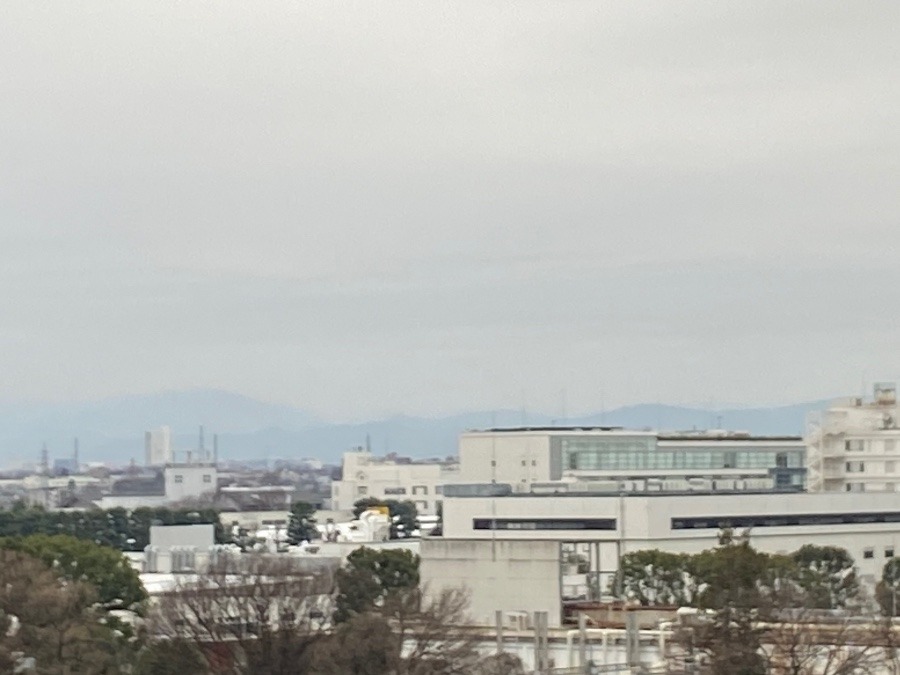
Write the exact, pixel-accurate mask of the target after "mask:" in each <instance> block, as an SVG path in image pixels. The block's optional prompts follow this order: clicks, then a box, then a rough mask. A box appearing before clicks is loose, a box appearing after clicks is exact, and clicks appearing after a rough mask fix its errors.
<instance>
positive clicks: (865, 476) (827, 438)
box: [806, 383, 900, 492]
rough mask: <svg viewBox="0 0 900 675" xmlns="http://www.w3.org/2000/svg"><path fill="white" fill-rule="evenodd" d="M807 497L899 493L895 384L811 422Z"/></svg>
mask: <svg viewBox="0 0 900 675" xmlns="http://www.w3.org/2000/svg"><path fill="white" fill-rule="evenodd" d="M806 441H807V444H808V447H809V451H808V454H809V457H808V462H809V490H810V491H811V492H898V491H900V488H898V484H900V406H898V404H897V389H896V385H894V384H887V383H880V384H877V385H875V391H874V396H873V397H872V399H871V400H865V399H863V398H850V399H846V400H843V401H838V402H835V403H834V404H833V405H831V406H830V407H829V408H828V409H827V410H825V411H824V412H822V413H819V414H815V415H812V416H810V419H809V420H808V424H807V435H806Z"/></svg>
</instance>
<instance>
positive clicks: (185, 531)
mask: <svg viewBox="0 0 900 675" xmlns="http://www.w3.org/2000/svg"><path fill="white" fill-rule="evenodd" d="M215 543H216V530H215V526H214V525H212V524H207V523H205V524H199V525H151V526H150V546H156V547H159V548H172V547H180V546H195V547H197V548H202V549H208V548H210V547H211V546H212V545H213V544H215Z"/></svg>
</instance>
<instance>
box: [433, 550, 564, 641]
mask: <svg viewBox="0 0 900 675" xmlns="http://www.w3.org/2000/svg"><path fill="white" fill-rule="evenodd" d="M420 550H421V556H422V563H421V575H422V582H423V583H424V584H425V585H426V586H427V587H428V591H429V593H430V594H432V595H433V594H435V593H437V592H439V591H440V589H442V588H448V587H449V588H453V587H456V588H466V589H467V590H468V592H469V594H470V603H471V604H470V607H469V615H470V618H471V620H472V622H473V623H475V624H480V625H485V626H492V625H494V623H495V612H496V611H497V610H501V611H503V612H504V613H505V614H506V613H515V612H534V611H545V610H548V611H549V612H550V619H549V620H550V625H552V626H558V625H560V623H561V616H560V615H561V603H560V580H559V544H558V543H556V542H550V541H510V540H502V541H501V540H497V541H494V542H492V541H475V540H468V541H464V540H452V539H445V538H441V537H434V538H427V539H423V540H422V543H421V548H420Z"/></svg>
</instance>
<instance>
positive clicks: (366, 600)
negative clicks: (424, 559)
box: [334, 546, 419, 623]
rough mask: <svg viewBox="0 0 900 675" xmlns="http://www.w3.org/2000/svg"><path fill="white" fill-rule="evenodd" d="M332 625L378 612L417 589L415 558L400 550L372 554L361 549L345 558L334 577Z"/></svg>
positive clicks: (379, 551) (372, 552) (416, 557)
mask: <svg viewBox="0 0 900 675" xmlns="http://www.w3.org/2000/svg"><path fill="white" fill-rule="evenodd" d="M335 583H336V587H337V596H336V597H335V612H334V621H335V622H336V623H344V622H346V621H349V620H350V619H351V618H352V617H353V616H355V615H359V614H362V613H366V612H375V611H380V610H381V608H384V607H385V606H392V605H394V604H396V603H397V602H399V601H401V600H400V599H401V598H402V597H403V592H404V591H409V590H412V589H415V588H417V587H418V585H419V556H417V555H415V554H414V553H412V552H411V551H407V550H403V549H395V550H375V549H371V548H368V547H365V546H363V547H361V548H358V549H356V550H355V551H353V552H352V553H351V554H350V555H348V556H347V562H346V565H344V567H342V568H341V569H339V570H338V571H337V572H336V574H335Z"/></svg>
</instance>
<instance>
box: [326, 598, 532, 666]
mask: <svg viewBox="0 0 900 675" xmlns="http://www.w3.org/2000/svg"><path fill="white" fill-rule="evenodd" d="M467 607H468V596H467V595H466V594H465V593H464V592H463V591H461V590H459V589H453V588H448V589H443V590H442V591H441V592H440V593H438V594H436V595H435V596H431V595H430V594H427V593H424V592H423V591H422V589H420V588H418V587H417V586H415V587H403V588H397V589H396V590H395V592H394V595H393V596H392V597H391V598H390V601H389V602H387V603H385V604H384V605H381V606H379V607H377V608H375V609H374V610H370V611H364V612H360V613H357V614H353V615H352V616H351V617H350V618H349V619H348V620H347V621H345V622H343V623H340V624H338V626H337V629H336V630H335V631H334V633H333V635H331V636H329V638H328V639H326V640H325V641H324V642H323V643H322V644H321V646H320V649H319V651H318V653H317V666H316V669H315V672H316V673H318V674H319V675H346V674H347V673H354V674H357V675H473V674H477V675H517V674H519V673H521V670H520V669H518V666H519V665H520V664H518V662H517V660H516V659H514V658H507V659H502V660H500V659H497V658H495V657H489V658H487V659H483V658H481V657H479V655H478V650H477V644H478V641H479V637H478V634H477V631H476V632H473V631H471V630H470V629H469V628H468V627H467V626H466V624H467V623H468V619H467V616H466V614H465V610H466V608H467Z"/></svg>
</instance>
